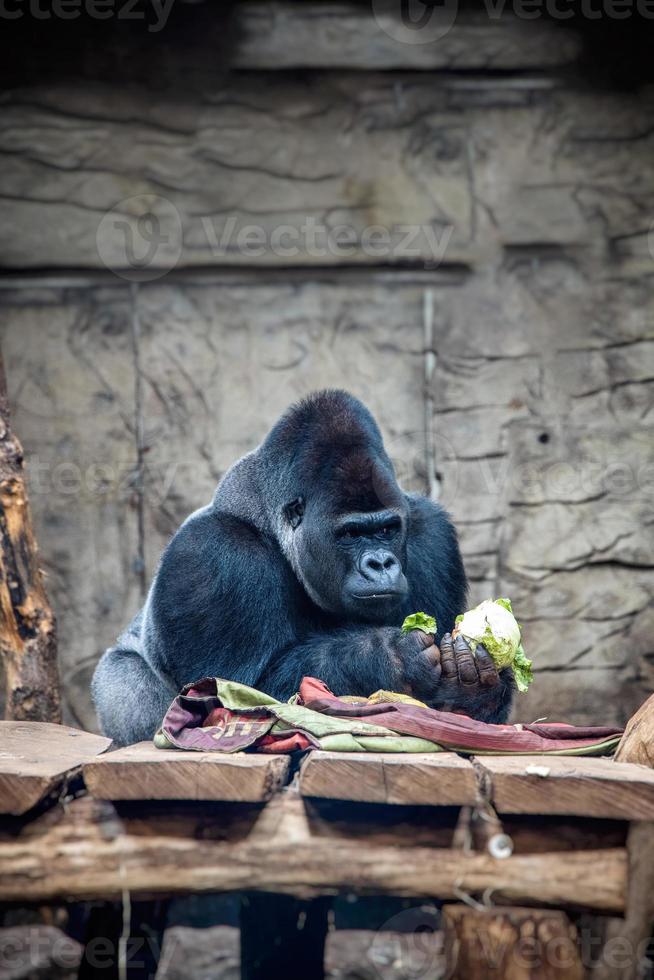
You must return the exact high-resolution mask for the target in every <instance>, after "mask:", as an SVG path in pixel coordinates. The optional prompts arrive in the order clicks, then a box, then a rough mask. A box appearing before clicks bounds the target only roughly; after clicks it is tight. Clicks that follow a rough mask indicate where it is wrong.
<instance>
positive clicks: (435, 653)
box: [422, 642, 441, 667]
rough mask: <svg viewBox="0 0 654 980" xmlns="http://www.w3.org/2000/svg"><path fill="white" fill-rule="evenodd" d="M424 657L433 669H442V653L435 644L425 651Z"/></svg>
mask: <svg viewBox="0 0 654 980" xmlns="http://www.w3.org/2000/svg"><path fill="white" fill-rule="evenodd" d="M422 655H423V657H425V659H426V660H427V662H428V663H429V664H431V666H432V667H436V666H438V667H440V663H441V652H440V650H439V649H438V647H437V646H436V644H435V643H433V642H432V644H431V646H428V647H427V649H426V650H424V651H423V654H422Z"/></svg>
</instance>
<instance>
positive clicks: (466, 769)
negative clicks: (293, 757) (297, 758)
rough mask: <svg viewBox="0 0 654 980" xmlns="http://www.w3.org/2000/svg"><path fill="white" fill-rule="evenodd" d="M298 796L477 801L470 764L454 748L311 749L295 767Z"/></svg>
mask: <svg viewBox="0 0 654 980" xmlns="http://www.w3.org/2000/svg"><path fill="white" fill-rule="evenodd" d="M300 792H301V793H302V795H303V796H313V797H322V798H325V799H336V800H356V801H358V802H365V803H393V804H403V805H405V806H406V805H413V804H427V805H433V806H463V805H466V804H474V803H475V801H476V799H477V779H476V776H475V771H474V768H473V766H472V764H471V763H470V762H468V761H467V760H466V759H462V758H461V757H460V756H458V755H455V754H454V753H453V752H443V753H440V752H435V753H433V754H430V753H425V754H416V755H413V754H405V753H402V754H398V755H394V754H391V753H388V754H384V753H381V752H375V753H367V752H312V753H311V754H310V755H309V756H308V757H307V758H306V759H305V761H304V762H303V764H302V768H301V770H300Z"/></svg>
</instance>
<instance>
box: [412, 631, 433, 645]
mask: <svg viewBox="0 0 654 980" xmlns="http://www.w3.org/2000/svg"><path fill="white" fill-rule="evenodd" d="M410 635H411V636H412V637H413V639H414V641H416V642H417V643H418V644H419V645H420V646H421V647H422V648H423V650H426V649H427V648H428V647H430V646H432V645H433V642H434V637H433V635H432V634H431V633H424V632H423V631H422V630H411V634H410Z"/></svg>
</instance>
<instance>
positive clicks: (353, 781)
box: [300, 752, 654, 820]
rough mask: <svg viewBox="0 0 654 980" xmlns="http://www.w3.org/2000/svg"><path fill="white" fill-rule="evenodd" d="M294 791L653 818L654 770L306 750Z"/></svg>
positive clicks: (579, 761) (551, 760) (552, 760)
mask: <svg viewBox="0 0 654 980" xmlns="http://www.w3.org/2000/svg"><path fill="white" fill-rule="evenodd" d="M300 792H301V793H303V794H304V795H305V796H310V797H315V798H323V799H346V800H358V801H360V802H368V803H393V804H405V805H408V804H427V805H431V806H444V805H452V804H458V805H463V804H474V803H475V802H476V801H477V800H478V799H480V798H483V799H487V800H488V801H489V802H491V803H492V804H493V805H494V807H495V808H496V810H497V811H498V812H499V813H534V814H550V815H554V814H556V815H568V816H580V817H601V818H612V819H620V820H654V769H649V768H647V767H646V766H639V765H634V764H632V763H620V762H613V761H612V760H610V759H603V758H591V757H579V756H572V757H571V756H551V755H549V756H548V755H527V756H491V755H483V756H474V757H472V758H470V759H464V758H461V757H460V756H458V755H455V754H454V753H452V752H443V753H434V754H426V755H408V754H407V755H404V754H402V755H393V754H382V753H370V754H368V753H365V752H356V753H350V752H312V753H311V754H310V755H309V756H308V757H307V758H306V759H305V760H304V762H303V764H302V769H301V775H300Z"/></svg>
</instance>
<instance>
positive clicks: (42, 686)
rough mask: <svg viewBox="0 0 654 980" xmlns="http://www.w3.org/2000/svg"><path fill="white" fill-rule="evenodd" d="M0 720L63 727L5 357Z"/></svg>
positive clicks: (50, 619) (0, 409) (0, 460)
mask: <svg viewBox="0 0 654 980" xmlns="http://www.w3.org/2000/svg"><path fill="white" fill-rule="evenodd" d="M0 717H4V718H7V719H13V720H15V721H25V720H29V721H53V722H57V721H61V703H60V694H59V672H58V669H57V637H56V631H55V619H54V614H53V612H52V609H51V608H50V603H49V602H48V597H47V595H46V592H45V586H44V584H43V574H42V572H41V568H40V566H39V557H38V551H37V547H36V540H35V538H34V531H33V530H32V519H31V516H30V509H29V504H28V500H27V489H26V486H25V472H24V468H23V449H22V446H21V444H20V443H19V441H18V439H17V438H16V436H15V435H14V434H13V432H12V431H11V425H10V419H9V399H8V397H7V383H6V379H5V373H4V364H3V361H2V353H1V352H0Z"/></svg>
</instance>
